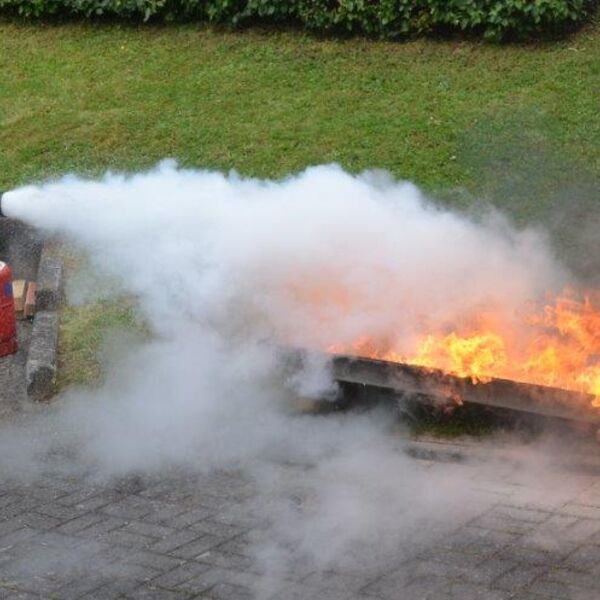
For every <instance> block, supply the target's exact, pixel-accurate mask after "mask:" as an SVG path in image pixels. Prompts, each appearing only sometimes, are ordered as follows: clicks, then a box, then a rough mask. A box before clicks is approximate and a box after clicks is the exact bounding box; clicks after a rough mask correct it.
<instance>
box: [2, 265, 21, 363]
mask: <svg viewBox="0 0 600 600" xmlns="http://www.w3.org/2000/svg"><path fill="white" fill-rule="evenodd" d="M16 351H17V322H16V319H15V301H14V298H13V289H12V271H11V270H10V267H9V266H8V265H7V264H6V263H3V262H1V261H0V356H6V355H7V354H14V353H15V352H16Z"/></svg>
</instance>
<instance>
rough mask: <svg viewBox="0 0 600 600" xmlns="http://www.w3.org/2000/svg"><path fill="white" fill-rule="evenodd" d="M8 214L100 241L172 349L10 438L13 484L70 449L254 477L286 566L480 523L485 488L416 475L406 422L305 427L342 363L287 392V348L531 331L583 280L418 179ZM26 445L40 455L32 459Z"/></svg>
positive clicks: (213, 186)
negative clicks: (539, 314) (487, 320)
mask: <svg viewBox="0 0 600 600" xmlns="http://www.w3.org/2000/svg"><path fill="white" fill-rule="evenodd" d="M3 211H4V212H5V213H6V214H7V215H8V216H12V217H15V218H19V219H22V220H24V221H26V222H28V223H30V224H32V225H34V226H36V227H39V228H40V229H42V230H45V231H47V232H49V233H57V234H60V235H63V236H68V237H69V238H70V239H73V240H75V241H76V242H77V243H78V244H80V245H81V246H82V247H83V248H84V249H85V251H86V253H87V254H88V256H89V257H90V260H91V262H92V264H93V265H94V267H95V268H96V269H97V270H98V271H99V272H101V273H104V274H107V275H109V276H110V277H111V285H113V283H114V278H116V279H117V280H118V281H120V285H121V286H122V289H123V290H124V291H126V292H127V293H130V294H132V295H134V296H135V297H136V298H137V299H138V301H139V307H140V310H141V311H142V313H143V315H144V317H145V318H146V319H147V321H148V323H149V324H150V327H151V329H152V331H153V334H154V335H153V339H152V340H151V341H148V342H147V343H145V344H143V345H141V346H140V345H135V346H134V347H132V348H131V349H130V351H129V352H128V353H126V355H125V356H124V357H123V358H122V359H121V360H119V362H118V364H117V365H114V366H113V367H112V368H111V369H110V370H109V372H108V373H107V377H106V382H105V383H104V384H103V385H102V386H101V387H100V388H97V389H89V390H81V389H77V390H70V391H68V392H67V393H66V394H65V396H64V397H63V398H62V400H61V402H59V403H58V404H57V405H56V407H55V409H54V410H51V411H50V414H49V415H44V416H43V418H42V419H41V420H40V419H38V420H37V421H35V422H34V424H32V423H31V422H28V423H27V424H25V425H24V426H23V427H24V429H22V430H21V429H18V430H16V433H15V430H14V429H13V430H5V431H4V432H1V433H0V447H1V448H2V450H3V452H1V453H0V456H1V457H2V458H0V461H2V462H1V463H0V476H2V477H12V476H14V475H15V473H16V472H17V471H20V472H24V471H25V470H26V469H25V463H26V462H27V464H29V466H31V465H34V464H36V457H37V456H39V455H40V453H43V452H47V451H48V449H49V448H51V447H53V446H55V445H58V446H61V447H67V448H70V449H71V450H72V452H73V453H74V455H75V456H76V457H77V458H76V460H77V461H78V462H79V464H81V465H85V466H86V467H89V468H93V469H95V470H96V472H99V473H104V474H117V475H121V474H127V473H131V472H140V471H158V472H160V471H161V470H162V469H165V468H167V467H170V466H173V465H176V466H182V465H183V466H185V467H187V468H194V469H199V470H210V469H213V468H223V467H225V468H226V467H236V466H243V467H245V468H248V469H252V470H253V472H254V473H255V475H256V476H257V478H258V480H259V481H262V483H263V486H262V489H263V490H265V492H264V493H267V492H268V494H270V495H271V498H270V500H269V501H267V502H266V505H267V506H269V509H270V510H271V512H272V514H273V515H275V516H276V517H278V518H276V521H277V523H278V529H277V531H278V538H277V540H276V541H275V543H274V544H273V543H270V544H266V545H264V546H263V548H262V550H261V556H262V558H263V559H264V561H265V563H266V564H267V565H269V567H270V568H271V569H275V570H277V569H284V570H285V564H279V563H282V562H283V563H285V553H284V552H282V548H283V547H289V546H290V545H292V546H294V547H295V548H297V549H300V552H301V553H306V554H311V552H313V553H314V548H315V547H319V557H320V561H321V566H330V565H334V564H337V563H339V559H340V556H343V557H345V560H346V561H347V560H348V556H350V555H351V554H352V552H351V550H350V549H351V548H354V549H355V550H356V547H357V546H356V545H357V544H358V546H360V544H361V543H363V542H365V540H367V539H369V540H371V541H373V535H374V533H375V536H376V538H377V541H376V544H375V546H376V547H378V548H379V549H380V550H381V551H382V552H383V551H384V550H389V549H390V548H392V547H397V546H398V544H400V542H401V540H403V539H406V538H407V536H408V535H409V533H410V532H411V531H412V532H414V531H415V529H416V528H417V526H418V525H420V526H421V527H420V531H421V534H422V532H423V527H422V525H423V523H424V522H425V521H427V520H426V516H428V515H429V516H430V515H431V514H432V513H436V512H439V513H440V514H443V515H444V518H446V517H447V515H448V514H449V513H451V514H454V515H456V514H457V513H458V512H460V510H459V507H460V506H463V507H464V505H465V494H467V493H468V492H467V491H465V486H464V485H463V483H464V482H461V481H460V479H454V480H450V479H449V478H447V477H443V476H441V477H440V476H439V475H438V476H436V477H431V476H430V475H424V474H423V473H421V472H420V471H419V470H418V469H415V468H414V467H413V466H411V465H410V462H409V460H408V459H406V458H404V457H402V456H401V455H400V454H399V453H398V452H397V449H396V448H395V447H394V442H393V439H390V437H389V435H388V433H387V430H388V427H389V419H390V415H389V414H386V415H383V416H382V415H381V414H367V415H362V416H360V417H358V416H356V415H338V416H331V417H328V418H326V419H322V418H313V417H297V416H296V417H294V416H290V415H289V413H288V412H287V411H286V406H287V404H286V400H287V399H289V396H290V395H293V394H294V393H299V394H307V395H313V396H315V395H319V394H321V393H322V394H327V393H331V389H332V387H331V386H332V382H331V381H329V380H328V377H327V370H326V365H324V364H323V363H322V362H318V363H317V364H312V365H311V368H310V369H309V372H307V373H305V374H304V376H303V377H300V378H299V377H296V378H295V379H294V380H293V381H287V382H286V381H284V376H283V375H282V372H281V367H280V360H279V358H280V357H279V353H278V351H277V347H278V346H280V345H285V344H291V345H297V346H307V347H318V348H323V347H327V346H328V345H331V344H336V343H347V342H351V341H353V340H355V339H356V338H357V337H358V336H361V335H364V334H365V333H368V334H369V335H371V336H373V337H375V338H377V337H384V338H386V339H390V338H393V340H394V343H395V344H396V346H397V347H399V348H401V347H402V346H403V344H405V343H408V344H410V342H411V340H412V339H413V338H414V336H416V335H418V334H419V333H422V332H423V331H424V330H426V329H428V328H432V327H433V328H440V327H443V326H444V324H445V323H448V322H457V321H459V320H460V319H461V318H463V317H464V315H465V314H469V313H470V312H471V311H475V310H481V309H482V308H483V309H485V308H486V307H494V308H495V309H497V310H500V311H501V312H503V314H505V316H506V319H511V318H512V315H513V314H514V313H515V311H516V310H517V309H518V307H520V306H522V304H523V303H524V302H526V301H527V300H529V299H531V298H535V297H538V296H539V295H540V294H542V293H543V292H545V291H547V290H548V289H549V288H557V287H561V286H562V285H563V284H564V282H565V280H566V275H565V273H564V272H563V271H562V270H561V269H560V268H559V267H557V266H556V261H555V258H554V256H553V254H552V252H551V251H550V249H549V248H548V247H547V245H546V243H545V240H544V236H543V235H542V234H541V233H539V232H536V231H533V230H530V229H528V230H516V229H514V228H512V227H511V226H510V225H509V224H508V223H507V222H506V221H505V220H503V219H502V218H501V217H499V216H498V215H496V214H490V215H487V216H486V217H484V218H483V219H481V220H479V221H478V222H474V221H472V220H469V219H467V218H466V217H464V216H460V215H458V214H456V213H453V212H450V211H447V210H443V209H440V208H438V207H436V206H435V205H434V204H432V203H431V202H429V201H428V200H427V199H426V198H424V197H423V195H422V194H421V193H420V192H419V190H418V189H417V188H415V187H414V186H413V185H411V184H408V183H402V182H395V181H392V180H391V179H389V178H387V177H384V176H382V175H381V174H380V173H365V174H362V175H357V176H354V175H350V174H348V173H345V172H344V171H343V170H341V169H340V168H338V167H336V166H323V167H315V168H310V169H307V170H306V171H304V172H303V173H301V174H299V175H297V176H294V177H290V178H288V179H285V180H282V181H262V180H256V179H245V178H241V177H239V176H237V175H235V174H231V175H229V176H225V175H222V174H220V173H214V172H208V171H190V170H182V169H178V168H177V166H176V165H175V164H174V163H172V162H169V161H166V162H163V163H161V165H159V166H158V167H157V168H156V169H155V170H153V171H150V172H148V173H144V174H139V175H134V176H125V175H115V174H109V175H107V176H105V177H104V178H103V179H101V180H99V181H90V180H84V179H79V178H76V177H65V178H63V179H61V180H59V181H56V182H54V183H48V184H45V185H41V186H27V187H24V188H20V189H18V190H14V191H12V192H9V193H7V194H6V195H5V197H4V200H3ZM286 383H287V385H286ZM19 432H25V433H24V435H22V436H21V435H19ZM32 432H33V433H32ZM26 438H32V439H35V440H36V443H35V444H30V445H29V446H28V447H27V448H24V447H23V444H24V442H23V440H24V439H26ZM15 439H19V440H20V442H19V445H18V447H17V446H11V444H12V442H14V440H15ZM40 440H42V442H40ZM44 444H45V445H44ZM25 445H26V444H25ZM26 458H28V459H29V460H28V461H26V460H25V459H26ZM281 463H286V464H287V463H290V464H295V465H309V468H308V470H302V469H300V470H301V475H298V477H299V481H300V484H299V485H300V486H301V487H302V489H304V490H305V491H306V490H309V492H307V493H308V496H307V498H308V500H307V502H309V510H308V513H307V514H302V515H300V516H299V515H298V513H296V512H294V510H291V512H290V507H289V505H288V504H287V503H286V502H279V503H278V502H277V501H276V500H273V498H276V497H277V490H278V489H281V488H280V483H281V482H280V477H282V475H280V474H277V472H276V471H277V468H276V467H274V466H273V465H277V464H281ZM17 464H18V465H19V468H18V469H17V468H16V465H17ZM269 465H270V466H269ZM374 465H375V468H374V467H373V466H374ZM273 469H274V470H273ZM310 490H312V491H310ZM303 493H304V492H303ZM311 494H314V498H313V499H314V503H313V504H311V503H310V502H311V500H310V498H311ZM415 504H416V505H417V506H418V509H415ZM311 507H312V508H311ZM407 507H411V509H410V510H409V509H408V508H407ZM463 510H464V509H463ZM382 514H386V515H387V517H386V518H383V519H382V518H381V515H382ZM411 515H412V516H411ZM428 522H429V523H430V525H432V523H431V521H428ZM390 525H392V526H390ZM315 541H318V543H317V544H316V546H315ZM325 546H326V547H327V551H325V550H324V547H325ZM314 558H315V557H314V556H313V559H314ZM338 566H339V565H338Z"/></svg>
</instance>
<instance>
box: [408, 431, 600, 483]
mask: <svg viewBox="0 0 600 600" xmlns="http://www.w3.org/2000/svg"><path fill="white" fill-rule="evenodd" d="M594 448H595V452H594V451H593V450H594ZM594 448H592V451H591V452H589V453H583V452H569V451H565V452H563V453H562V454H561V455H560V456H555V457H554V459H553V461H552V465H551V466H552V467H553V468H556V469H558V470H569V471H578V472H583V473H589V474H595V475H598V474H600V453H599V452H598V447H597V446H595V447H594ZM524 449H526V447H523V446H516V447H511V446H503V445H497V446H495V445H493V444H491V443H486V442H471V441H468V442H463V441H456V442H454V441H446V440H438V439H435V438H424V439H415V440H411V441H409V442H406V443H405V444H403V445H402V450H403V451H404V453H405V454H407V455H408V456H410V457H411V458H417V459H420V460H429V461H438V462H454V463H469V464H480V465H482V464H493V463H496V464H503V465H505V466H506V465H508V466H513V467H515V468H518V467H519V466H522V465H525V464H527V463H528V462H529V460H528V458H527V455H526V453H524ZM534 451H535V450H534Z"/></svg>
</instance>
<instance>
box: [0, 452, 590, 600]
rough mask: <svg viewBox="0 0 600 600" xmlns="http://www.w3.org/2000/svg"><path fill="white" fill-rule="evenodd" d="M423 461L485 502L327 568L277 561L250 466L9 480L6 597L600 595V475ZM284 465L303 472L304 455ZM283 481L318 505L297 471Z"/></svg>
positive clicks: (1, 521) (286, 472) (2, 515)
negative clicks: (375, 553)
mask: <svg viewBox="0 0 600 600" xmlns="http://www.w3.org/2000/svg"><path fill="white" fill-rule="evenodd" d="M411 460H412V461H413V462H414V464H415V465H416V467H417V469H419V470H421V471H423V472H425V473H426V474H427V473H431V476H432V477H435V476H437V474H439V473H444V474H445V475H448V476H450V477H451V476H454V475H456V477H457V478H459V479H460V480H461V481H464V482H467V485H468V486H470V487H471V488H472V492H473V493H472V495H470V496H469V497H470V498H471V499H472V500H473V503H472V506H471V507H470V508H468V509H465V511H464V512H463V513H462V515H461V517H460V518H458V519H457V518H455V517H451V518H450V517H449V518H448V519H447V520H445V519H444V518H443V515H441V517H442V518H438V519H437V520H436V523H437V524H436V527H435V531H434V534H433V535H432V536H430V537H428V538H427V541H426V542H425V543H415V544H414V545H412V544H411V543H410V540H404V541H403V549H402V550H400V549H399V550H398V552H397V553H396V552H389V551H386V554H385V558H384V559H382V560H379V559H378V560H372V559H371V557H370V556H368V555H366V554H365V555H360V554H359V555H358V556H357V557H356V560H355V561H354V562H353V563H352V562H346V566H345V567H344V566H341V567H340V568H327V569H323V568H319V567H318V566H315V564H314V563H311V562H310V561H305V560H304V558H303V555H302V552H301V551H298V553H295V551H294V549H293V548H291V549H290V548H287V549H286V551H287V552H288V557H291V558H292V560H289V561H288V562H287V564H286V565H285V568H282V569H279V570H277V569H275V570H271V571H270V570H269V553H268V552H267V551H266V549H267V548H268V547H269V542H270V541H271V540H272V537H273V530H272V523H271V522H270V520H269V510H261V508H260V506H261V503H263V501H264V498H262V499H259V501H258V502H257V501H256V498H257V494H259V489H258V484H257V482H256V481H255V480H254V478H253V476H252V475H251V474H250V473H245V472H242V471H215V472H211V473H206V474H193V475H192V474H189V473H184V472H181V473H176V472H171V473H165V474H163V475H161V476H158V475H154V476H133V477H127V478H124V479H121V480H116V481H112V482H110V483H108V482H104V483H101V482H94V481H93V479H90V478H88V477H84V476H83V475H81V474H72V475H69V474H65V473H59V472H53V471H52V469H48V470H47V472H45V473H43V474H41V475H40V476H39V477H38V478H37V479H36V480H35V482H32V483H29V484H24V483H13V484H10V485H4V486H3V488H2V490H1V491H0V597H2V598H7V599H8V598H10V599H13V598H15V599H16V598H23V599H25V598H60V599H65V600H66V599H71V598H131V599H134V598H139V599H141V598H144V599H154V598H156V599H163V598H164V599H185V598H206V599H213V600H217V599H221V600H224V599H240V600H242V599H245V598H270V599H273V600H274V599H282V600H292V599H303V600H304V599H307V600H308V599H323V600H325V599H331V600H334V599H342V600H343V599H362V600H377V599H380V600H413V599H414V600H418V599H423V600H424V599H436V600H437V599H440V600H441V599H456V600H470V599H485V600H506V599H509V598H514V599H520V600H543V599H547V600H550V599H555V600H562V599H573V600H593V599H597V598H600V577H599V575H600V478H598V477H596V476H595V475H594V474H586V473H578V472H573V471H571V472H567V471H565V472H562V473H561V475H560V486H556V485H555V486H554V487H553V488H552V493H551V494H548V493H547V490H548V482H547V481H545V480H544V478H543V477H542V478H541V479H540V480H539V481H538V480H536V477H535V476H532V475H531V474H529V475H528V476H527V477H526V478H525V481H523V479H522V478H519V477H515V476H514V474H511V472H510V471H507V472H506V473H505V474H503V473H502V472H501V471H498V470H497V469H495V470H494V473H493V475H490V473H489V470H488V469H487V468H486V465H485V464H483V465H482V464H479V465H466V464H465V465H461V464H452V463H438V462H432V461H422V460H418V459H411ZM275 468H276V469H277V470H278V471H279V475H280V476H283V477H284V478H285V480H286V481H288V482H293V481H294V479H295V473H294V471H295V470H298V469H302V468H303V467H301V466H297V465H296V466H294V465H283V464H279V465H277V466H276V467H275ZM282 493H283V494H284V495H285V494H287V496H288V497H289V498H291V499H292V500H293V501H294V502H295V505H296V507H297V510H298V511H302V510H305V509H308V510H310V501H309V500H310V499H308V498H306V497H304V498H303V497H302V494H301V492H299V491H298V490H297V489H296V488H294V486H293V485H292V484H290V487H289V489H284V490H282ZM437 517H440V515H437ZM374 541H375V543H376V541H377V540H374ZM272 557H273V556H271V558H272ZM274 557H275V558H276V557H277V553H275V555H274Z"/></svg>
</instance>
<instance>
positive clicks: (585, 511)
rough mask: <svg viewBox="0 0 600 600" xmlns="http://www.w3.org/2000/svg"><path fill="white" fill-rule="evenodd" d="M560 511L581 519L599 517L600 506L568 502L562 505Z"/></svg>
mask: <svg viewBox="0 0 600 600" xmlns="http://www.w3.org/2000/svg"><path fill="white" fill-rule="evenodd" d="M561 513H562V514H564V515H572V516H574V517H580V518H582V519H600V506H587V505H585V504H578V503H569V504H566V505H565V506H563V507H562V509H561Z"/></svg>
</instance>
